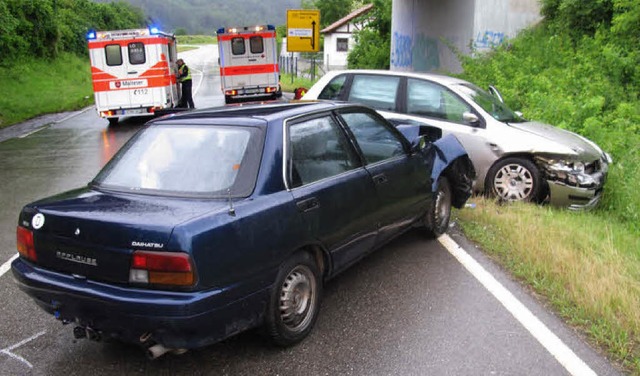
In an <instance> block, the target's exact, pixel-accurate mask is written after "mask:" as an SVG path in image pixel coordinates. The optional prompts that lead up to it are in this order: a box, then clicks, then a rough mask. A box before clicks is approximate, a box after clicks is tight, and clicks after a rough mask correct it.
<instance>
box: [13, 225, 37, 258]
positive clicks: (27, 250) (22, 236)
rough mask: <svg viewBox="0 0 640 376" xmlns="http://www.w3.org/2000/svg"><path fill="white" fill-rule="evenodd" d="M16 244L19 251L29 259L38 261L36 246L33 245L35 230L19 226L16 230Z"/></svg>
mask: <svg viewBox="0 0 640 376" xmlns="http://www.w3.org/2000/svg"><path fill="white" fill-rule="evenodd" d="M16 245H17V246H18V253H20V255H21V256H22V257H24V258H26V259H27V260H31V261H34V262H35V261H38V257H37V256H36V247H35V246H34V245H33V232H31V230H29V229H27V228H24V227H22V226H18V228H17V230H16Z"/></svg>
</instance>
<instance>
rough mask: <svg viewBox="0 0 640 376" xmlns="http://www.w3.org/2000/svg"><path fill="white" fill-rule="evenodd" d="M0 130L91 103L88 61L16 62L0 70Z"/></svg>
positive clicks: (64, 57)
mask: <svg viewBox="0 0 640 376" xmlns="http://www.w3.org/2000/svg"><path fill="white" fill-rule="evenodd" d="M0 75H2V77H4V78H3V79H2V80H0V93H3V95H2V96H0V128H3V127H7V126H9V125H12V124H15V123H18V122H21V121H24V120H26V119H30V118H32V117H35V116H38V115H42V114H48V113H55V112H62V111H69V110H77V109H80V108H83V107H86V106H88V105H90V104H92V103H93V88H92V86H91V70H90V67H89V59H88V58H81V57H78V56H76V55H73V54H64V55H62V56H60V57H59V58H57V59H55V60H50V61H44V60H37V61H36V60H28V59H24V60H22V61H16V62H15V63H14V64H12V65H11V66H9V67H4V66H3V67H0Z"/></svg>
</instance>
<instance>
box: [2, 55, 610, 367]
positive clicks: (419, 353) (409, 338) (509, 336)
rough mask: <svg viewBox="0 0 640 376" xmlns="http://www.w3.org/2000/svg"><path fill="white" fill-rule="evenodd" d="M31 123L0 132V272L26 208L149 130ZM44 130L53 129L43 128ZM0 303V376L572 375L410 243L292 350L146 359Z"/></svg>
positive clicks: (213, 99) (82, 117) (432, 254)
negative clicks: (77, 338)
mask: <svg viewBox="0 0 640 376" xmlns="http://www.w3.org/2000/svg"><path fill="white" fill-rule="evenodd" d="M181 57H183V58H184V59H185V61H186V63H187V64H188V65H189V66H190V67H191V68H192V70H193V71H194V72H195V75H194V80H195V81H194V92H195V96H194V100H195V104H196V107H197V108H203V107H209V106H214V105H221V104H223V102H224V100H223V97H222V95H221V93H220V86H219V77H218V70H217V67H216V66H214V63H213V62H215V61H217V53H216V52H215V50H214V49H213V48H201V49H199V50H194V51H188V52H185V53H182V54H181ZM198 72H200V73H198ZM198 79H201V83H198ZM39 122H40V124H38V121H35V122H31V123H30V124H24V125H20V126H18V127H14V128H13V129H11V130H5V131H2V132H0V166H1V169H0V264H4V263H5V262H6V261H8V260H9V259H10V258H11V257H12V256H13V255H15V253H16V251H15V228H16V224H17V215H18V213H19V211H20V208H21V207H22V206H23V205H24V204H26V203H28V202H30V201H32V200H35V199H38V198H42V197H45V196H47V195H50V194H54V193H58V192H61V191H64V190H68V189H71V188H75V187H78V186H81V185H84V184H86V183H87V182H88V181H89V180H90V179H91V178H92V177H93V176H94V175H95V174H96V173H97V171H98V170H99V169H100V167H101V166H103V165H104V164H105V163H106V161H107V160H108V159H109V158H110V157H111V156H112V155H113V153H114V152H115V151H116V150H117V149H118V148H119V147H120V146H121V145H122V144H123V143H124V142H125V141H126V140H127V139H129V138H130V137H131V136H132V135H133V134H134V133H135V132H136V131H137V130H138V129H140V128H141V127H142V126H143V124H144V120H140V119H127V120H125V121H123V122H121V123H120V124H119V125H117V126H113V127H109V126H108V125H107V121H106V120H102V119H99V118H98V117H97V115H96V113H95V111H94V110H93V108H89V109H86V110H84V111H79V112H76V113H70V114H59V115H52V116H50V117H48V118H46V119H41V120H39ZM47 122H53V123H51V124H49V125H47V126H45V127H44V128H40V127H41V126H42V125H43V123H47ZM38 129H39V130H38ZM36 130H37V131H36ZM33 131H36V132H35V133H31V134H29V133H30V132H33ZM27 134H28V135H27ZM17 135H22V136H24V135H26V137H16V136H17ZM1 140H4V141H1ZM465 210H472V209H465ZM451 237H452V238H453V239H454V240H456V241H457V242H458V243H459V244H461V245H462V246H463V247H464V248H465V249H466V250H467V252H469V254H470V255H471V256H472V257H473V258H475V259H476V260H477V261H478V262H479V263H480V264H481V265H483V266H484V268H486V269H487V270H488V271H489V272H490V273H492V274H493V275H494V277H495V278H496V279H497V280H498V281H500V282H501V283H502V284H503V285H504V286H505V287H506V288H507V289H509V290H510V291H511V293H512V294H513V295H514V296H515V297H516V298H518V299H519V300H520V301H521V302H522V303H523V304H524V305H525V306H527V307H528V309H529V310H531V311H532V312H533V314H534V315H536V316H537V317H538V318H539V319H540V320H542V321H543V322H544V323H545V324H546V326H547V327H549V329H551V331H552V332H554V333H555V334H556V335H557V336H558V337H560V339H561V340H562V341H563V342H564V343H565V344H566V345H567V346H568V347H569V348H571V349H572V350H573V351H574V352H575V353H576V354H577V355H578V356H579V357H580V358H581V359H582V360H583V361H584V362H585V363H586V364H587V365H588V366H589V367H590V368H591V369H592V370H593V371H595V373H597V374H600V375H615V374H617V371H616V370H615V369H614V368H613V367H612V366H611V365H610V363H609V362H608V361H607V360H606V359H605V358H604V357H602V356H600V355H598V354H597V353H596V352H595V351H594V350H592V348H591V347H590V346H589V345H588V344H587V343H586V342H585V341H584V340H583V339H582V338H580V336H578V335H576V333H574V331H573V330H571V329H570V328H567V327H566V326H565V325H564V324H563V323H562V322H561V321H560V320H559V319H557V318H556V317H555V316H554V315H553V314H551V313H549V311H548V310H547V309H546V308H545V307H544V305H542V304H540V303H539V302H538V301H537V300H536V299H535V298H533V297H532V296H531V295H530V294H529V293H528V292H527V291H526V290H525V289H523V288H521V287H520V286H519V285H518V283H516V282H514V281H512V280H511V279H510V277H509V276H508V275H507V274H505V273H504V272H502V271H501V270H500V268H498V267H496V266H495V265H494V264H493V263H492V262H491V261H490V260H488V259H487V258H486V257H484V255H483V254H482V253H481V252H480V251H479V250H477V249H475V248H474V247H473V246H471V245H469V244H468V243H467V242H466V241H465V239H464V238H462V237H461V236H460V235H459V234H457V232H456V231H455V228H452V230H451ZM0 292H1V294H2V297H1V301H2V304H0V317H2V321H0V375H67V376H68V375H88V374H94V375H129V374H133V375H137V374H150V375H177V374H180V375H200V374H203V375H566V374H569V373H568V372H567V370H566V369H565V368H564V367H563V366H562V365H561V364H560V362H559V361H558V360H557V359H555V358H554V357H553V356H552V355H551V354H550V353H549V352H548V351H547V350H546V349H545V348H544V347H542V346H541V345H540V344H539V343H538V342H537V340H536V339H535V338H534V337H533V335H532V334H531V333H529V332H528V331H527V330H526V329H525V328H524V327H523V326H522V325H521V324H520V323H519V322H518V321H516V320H515V319H514V317H513V316H512V315H511V314H510V313H509V312H508V311H507V310H506V309H505V308H504V307H503V306H502V305H501V304H500V303H499V302H498V300H496V298H494V297H493V296H492V295H491V294H490V293H489V292H488V291H487V290H486V289H485V288H484V287H483V286H482V285H481V284H480V283H479V282H478V281H477V280H476V279H475V278H474V277H473V276H472V275H471V274H469V272H467V271H466V270H465V269H464V267H463V266H462V265H461V264H460V263H459V262H458V261H457V260H456V259H455V258H454V257H453V256H452V255H451V254H450V253H449V252H448V251H447V250H446V249H445V248H444V247H443V246H442V245H441V244H440V243H439V242H438V241H436V240H429V239H426V238H424V237H423V236H422V235H421V234H420V233H419V232H418V231H414V232H410V233H407V234H405V235H403V236H402V237H400V238H398V239H397V240H395V241H394V242H392V243H390V244H389V245H387V246H385V247H384V248H383V249H381V250H379V251H378V252H376V253H374V254H372V255H371V256H369V257H368V258H366V259H364V260H363V261H362V262H360V263H358V264H357V265H355V266H354V267H353V268H351V269H350V270H348V271H347V272H345V273H343V274H342V275H341V276H339V277H338V278H336V279H334V280H332V281H330V282H329V283H328V284H327V285H326V286H325V294H324V300H323V302H322V308H321V313H320V317H319V319H318V322H317V324H316V327H315V329H314V331H313V332H312V334H311V335H310V337H309V338H307V339H306V340H305V341H303V342H302V343H300V344H299V345H297V346H295V347H292V348H287V349H282V348H275V347H273V346H271V345H270V344H269V343H268V342H267V341H266V340H265V339H263V338H262V337H261V336H260V335H259V334H258V333H257V332H256V331H250V332H246V333H244V334H241V335H239V336H236V337H234V338H231V339H229V340H227V341H224V342H222V343H219V344H216V345H213V346H209V347H206V348H202V349H197V350H192V351H190V352H188V353H186V354H184V355H181V356H175V355H169V356H165V357H163V358H160V359H158V360H156V361H150V360H147V359H146V358H145V357H144V354H143V352H142V351H141V350H140V349H139V348H138V347H136V346H132V345H123V344H118V343H109V344H104V343H96V342H90V341H88V340H80V341H74V340H73V338H72V326H71V325H68V326H63V325H61V324H60V323H59V322H57V321H55V320H54V319H53V318H52V317H51V316H49V315H47V314H45V313H44V312H42V311H40V310H39V309H38V308H37V307H36V305H35V303H33V302H32V301H31V300H29V299H28V298H27V297H26V296H25V295H23V294H22V293H21V292H20V291H19V290H18V289H17V287H16V285H15V283H14V281H13V277H12V275H11V272H10V271H9V272H8V273H5V274H4V275H3V276H1V277H0Z"/></svg>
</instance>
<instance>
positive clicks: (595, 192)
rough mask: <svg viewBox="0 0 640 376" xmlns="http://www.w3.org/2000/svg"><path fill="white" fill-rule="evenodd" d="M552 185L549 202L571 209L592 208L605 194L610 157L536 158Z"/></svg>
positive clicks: (546, 178)
mask: <svg viewBox="0 0 640 376" xmlns="http://www.w3.org/2000/svg"><path fill="white" fill-rule="evenodd" d="M537 162H538V165H539V166H540V167H541V171H542V172H543V174H544V177H545V180H546V182H547V185H548V187H549V196H548V202H549V204H551V205H554V206H559V207H566V208H568V209H569V210H576V211H577V210H590V209H593V208H594V207H596V206H597V205H598V203H599V202H600V199H601V198H602V192H603V187H604V183H605V181H606V179H607V173H608V170H609V164H610V163H611V157H609V155H608V154H603V156H602V158H601V159H599V160H596V161H592V162H579V161H566V160H562V159H551V158H542V157H539V158H537Z"/></svg>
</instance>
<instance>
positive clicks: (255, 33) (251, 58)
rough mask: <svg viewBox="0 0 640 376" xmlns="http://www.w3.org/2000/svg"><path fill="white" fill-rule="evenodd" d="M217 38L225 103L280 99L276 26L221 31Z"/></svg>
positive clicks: (219, 30) (222, 29)
mask: <svg viewBox="0 0 640 376" xmlns="http://www.w3.org/2000/svg"><path fill="white" fill-rule="evenodd" d="M217 36H218V52H219V56H220V58H219V63H220V82H221V86H222V92H223V93H224V99H225V103H232V102H236V101H241V100H253V99H261V98H272V99H275V98H279V97H280V96H282V91H281V90H280V68H279V67H278V57H277V47H276V29H275V27H273V26H271V25H262V26H247V27H239V28H236V27H234V28H221V29H218V32H217Z"/></svg>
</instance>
